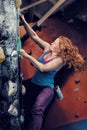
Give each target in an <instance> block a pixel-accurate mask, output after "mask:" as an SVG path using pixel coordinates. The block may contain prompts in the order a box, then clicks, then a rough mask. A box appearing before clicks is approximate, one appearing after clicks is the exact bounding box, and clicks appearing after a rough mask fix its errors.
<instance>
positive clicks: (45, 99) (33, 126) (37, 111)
mask: <svg viewBox="0 0 87 130" xmlns="http://www.w3.org/2000/svg"><path fill="white" fill-rule="evenodd" d="M53 97H54V89H52V88H49V87H47V88H44V89H43V90H42V91H41V92H40V94H39V95H38V96H37V98H36V101H35V103H34V105H33V108H32V120H31V122H30V125H29V129H28V130H41V127H42V122H43V113H44V111H45V109H46V108H47V106H48V105H49V103H50V102H51V101H52V99H53Z"/></svg>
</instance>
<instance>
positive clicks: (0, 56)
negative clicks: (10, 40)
mask: <svg viewBox="0 0 87 130" xmlns="http://www.w3.org/2000/svg"><path fill="white" fill-rule="evenodd" d="M4 60H5V54H4V50H3V48H2V47H0V63H2V62H3V61H4Z"/></svg>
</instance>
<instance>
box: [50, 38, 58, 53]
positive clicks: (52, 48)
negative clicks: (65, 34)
mask: <svg viewBox="0 0 87 130" xmlns="http://www.w3.org/2000/svg"><path fill="white" fill-rule="evenodd" d="M50 50H51V51H53V52H57V53H58V54H59V52H60V49H59V38H57V39H56V40H55V41H54V42H52V43H51V46H50Z"/></svg>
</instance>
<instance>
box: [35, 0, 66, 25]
mask: <svg viewBox="0 0 87 130" xmlns="http://www.w3.org/2000/svg"><path fill="white" fill-rule="evenodd" d="M65 1H67V0H59V1H58V2H56V4H55V5H54V6H53V7H52V8H51V9H50V10H49V11H48V12H47V13H46V14H45V15H44V16H42V18H41V19H40V20H39V21H38V22H37V25H38V26H40V25H41V24H42V23H43V22H44V21H45V20H46V19H47V18H48V17H49V16H50V15H51V14H52V13H53V12H55V11H56V10H57V9H58V8H59V7H60V6H61V5H62V4H63V3H64V2H65Z"/></svg>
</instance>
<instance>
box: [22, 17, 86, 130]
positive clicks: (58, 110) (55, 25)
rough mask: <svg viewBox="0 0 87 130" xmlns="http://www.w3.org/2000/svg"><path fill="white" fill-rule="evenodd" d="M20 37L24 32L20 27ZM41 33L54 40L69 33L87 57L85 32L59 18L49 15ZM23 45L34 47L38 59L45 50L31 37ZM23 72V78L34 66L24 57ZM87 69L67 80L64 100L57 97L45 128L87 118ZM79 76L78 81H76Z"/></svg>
mask: <svg viewBox="0 0 87 130" xmlns="http://www.w3.org/2000/svg"><path fill="white" fill-rule="evenodd" d="M20 30H21V36H22V35H23V34H24V33H25V30H24V28H23V27H22V26H21V27H20ZM37 33H38V35H39V36H40V37H41V38H43V39H44V40H46V41H48V42H49V43H51V42H52V41H53V40H54V39H55V38H57V37H58V36H60V35H64V36H68V37H69V38H71V39H72V40H73V42H74V43H75V44H76V45H78V47H79V49H80V52H81V54H82V55H83V56H84V57H86V56H87V51H86V50H87V44H86V42H87V38H86V36H85V35H82V34H79V33H78V32H77V31H75V30H74V29H73V28H71V27H69V26H68V25H67V24H65V23H63V22H61V21H59V20H58V18H57V17H54V18H49V19H48V20H46V22H45V23H44V28H42V30H41V31H40V32H38V31H37ZM23 48H24V49H25V50H26V51H28V50H32V55H33V56H34V57H35V58H36V59H37V58H38V57H39V55H40V54H41V53H42V50H41V49H39V48H38V46H37V45H35V44H34V42H33V41H32V40H31V39H28V40H27V41H26V42H25V44H24V46H23ZM21 65H22V71H23V73H24V80H25V79H28V78H31V77H32V76H33V73H34V71H35V68H34V67H33V66H31V65H30V63H29V61H28V60H25V59H22V64H21ZM86 77H87V69H86V70H85V71H84V72H81V73H74V74H72V75H71V76H70V77H69V78H68V80H67V82H66V83H65V84H64V86H63V87H62V92H63V95H64V98H63V100H61V101H60V100H58V99H57V98H56V99H55V101H54V103H53V104H52V107H51V108H50V110H49V113H48V116H47V118H46V122H45V124H44V128H43V130H51V128H55V127H58V126H61V125H64V124H67V123H70V122H74V121H78V120H81V119H85V118H87V78H86ZM77 79H80V82H79V83H78V84H76V83H75V80H77Z"/></svg>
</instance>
